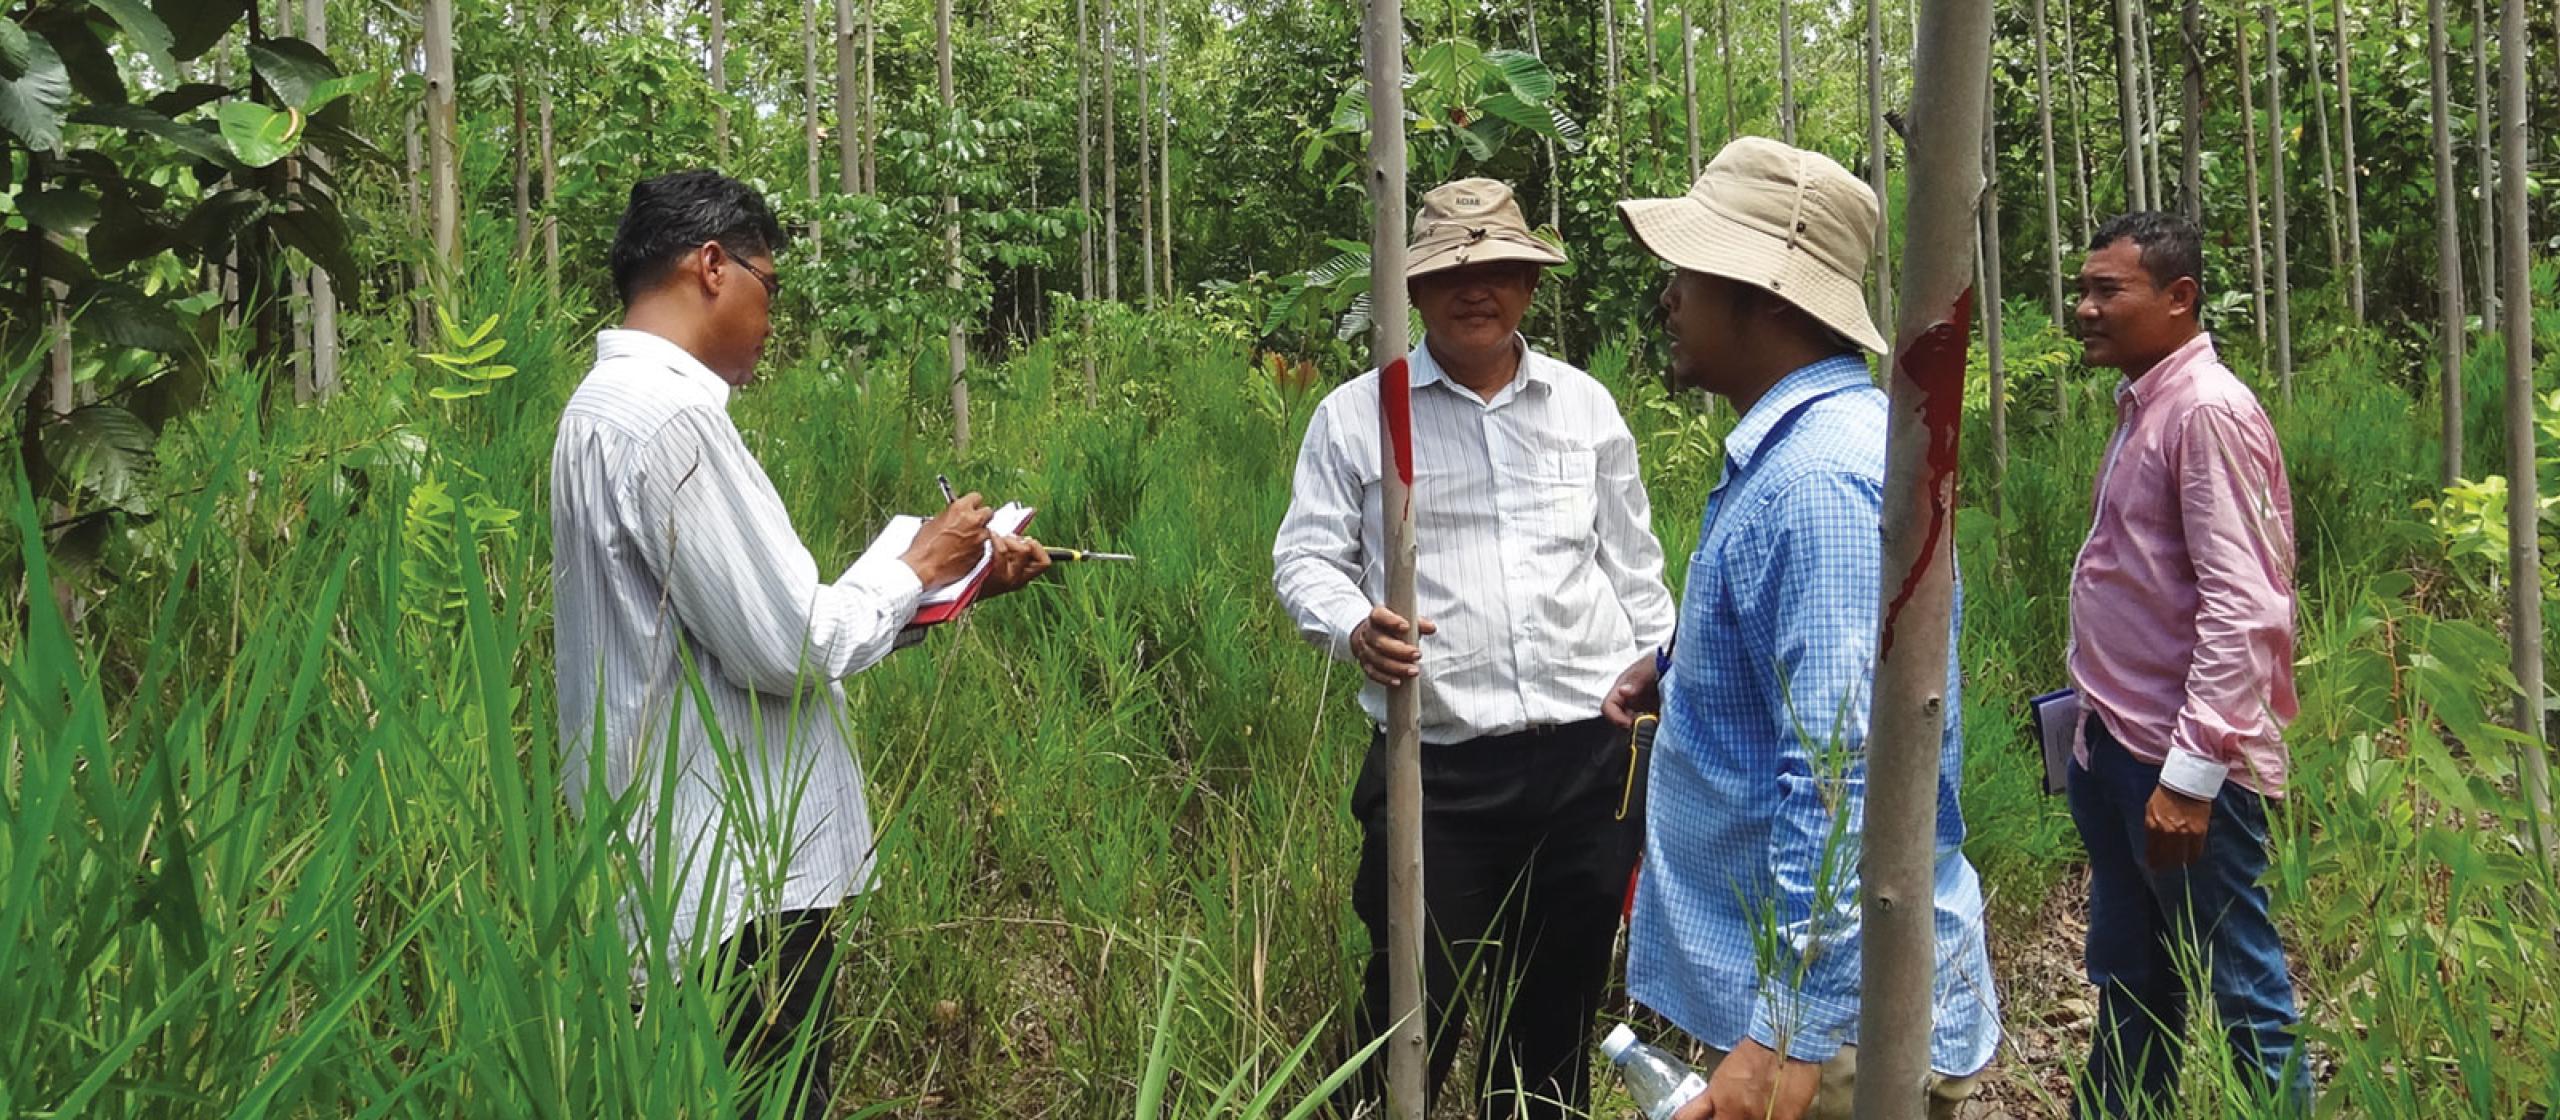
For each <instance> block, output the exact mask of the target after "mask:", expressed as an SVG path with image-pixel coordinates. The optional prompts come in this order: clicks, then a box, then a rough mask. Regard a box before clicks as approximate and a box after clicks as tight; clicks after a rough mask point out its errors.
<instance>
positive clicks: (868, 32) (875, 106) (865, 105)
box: [837, 0, 880, 194]
mask: <svg viewBox="0 0 2560 1120" xmlns="http://www.w3.org/2000/svg"><path fill="white" fill-rule="evenodd" d="M860 119H861V125H862V128H861V132H862V193H864V194H878V193H880V0H862V112H861V114H860ZM837 127H839V128H851V127H853V126H852V125H847V124H844V123H842V122H838V124H837Z"/></svg>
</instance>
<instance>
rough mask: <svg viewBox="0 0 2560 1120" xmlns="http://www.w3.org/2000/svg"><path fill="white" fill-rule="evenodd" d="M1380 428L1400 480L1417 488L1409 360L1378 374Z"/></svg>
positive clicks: (1399, 362)
mask: <svg viewBox="0 0 2560 1120" xmlns="http://www.w3.org/2000/svg"><path fill="white" fill-rule="evenodd" d="M1378 426H1379V429H1380V430H1381V432H1382V433H1383V434H1384V435H1385V436H1386V437H1387V453H1388V454H1389V455H1392V456H1394V457H1395V462H1396V477H1397V478H1399V479H1402V480H1403V481H1404V484H1405V485H1406V486H1408V487H1409V486H1412V485H1413V371H1412V370H1411V369H1410V368H1408V367H1407V366H1406V365H1405V359H1403V358H1397V359H1396V360H1394V361H1392V362H1388V363H1387V364H1386V367H1385V368H1384V369H1381V370H1379V371H1378Z"/></svg>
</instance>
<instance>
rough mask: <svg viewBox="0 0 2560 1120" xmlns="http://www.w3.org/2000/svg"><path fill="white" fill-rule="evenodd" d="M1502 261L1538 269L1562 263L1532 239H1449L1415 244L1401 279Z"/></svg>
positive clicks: (1557, 254) (1551, 248)
mask: <svg viewBox="0 0 2560 1120" xmlns="http://www.w3.org/2000/svg"><path fill="white" fill-rule="evenodd" d="M1503 261H1526V262H1528V263H1530V264H1534V265H1538V266H1541V267H1551V266H1554V265H1560V264H1563V263H1565V256H1564V254H1563V253H1561V252H1558V251H1556V249H1555V247H1554V246H1551V245H1549V244H1547V243H1546V242H1544V241H1540V240H1538V239H1537V238H1535V237H1530V238H1526V239H1525V240H1524V239H1522V238H1519V237H1506V236H1502V235H1499V234H1497V235H1494V236H1491V237H1486V238H1483V239H1481V240H1470V239H1461V238H1449V239H1443V240H1436V241H1431V242H1423V243H1417V244H1415V245H1414V246H1413V247H1412V248H1409V249H1407V250H1405V262H1404V278H1405V279H1407V280H1411V279H1413V278H1414V277H1416V276H1427V275H1429V274H1431V273H1434V272H1446V271H1448V270H1450V269H1453V268H1464V267H1466V266H1468V265H1471V264H1497V263H1500V262H1503Z"/></svg>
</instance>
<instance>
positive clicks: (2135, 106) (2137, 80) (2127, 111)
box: [2116, 0, 2151, 210]
mask: <svg viewBox="0 0 2560 1120" xmlns="http://www.w3.org/2000/svg"><path fill="white" fill-rule="evenodd" d="M2138 3H2141V0H2116V116H2117V119H2118V120H2120V121H2122V122H2123V126H2124V198H2125V208H2126V209H2128V210H2148V209H2151V194H2150V184H2151V176H2150V174H2149V173H2148V172H2146V171H2144V170H2143V169H2142V126H2143V121H2142V82H2141V76H2140V75H2139V74H2138V73H2137V72H2136V68H2137V67H2138V66H2140V65H2141V63H2140V62H2139V61H2137V59H2138V55H2137V52H2136V48H2135V43H2136V41H2137V40H2136V36H2135V34H2134V16H2133V6H2134V5H2135V4H2138Z"/></svg>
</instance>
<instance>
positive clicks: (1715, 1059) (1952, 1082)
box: [1697, 1046, 1988, 1120]
mask: <svg viewBox="0 0 2560 1120" xmlns="http://www.w3.org/2000/svg"><path fill="white" fill-rule="evenodd" d="M1724 1054H1725V1052H1724V1051H1722V1050H1718V1049H1715V1048H1714V1047H1708V1048H1707V1053H1706V1058H1705V1059H1704V1060H1703V1061H1700V1062H1699V1063H1698V1067H1697V1068H1698V1076H1700V1077H1706V1078H1713V1077H1714V1076H1715V1075H1716V1067H1717V1066H1718V1065H1721V1064H1723V1062H1724ZM1985 1069H1986V1070H1987V1069H1988V1067H1985ZM1982 1073H1983V1071H1976V1072H1973V1073H1969V1074H1966V1075H1965V1076H1963V1077H1949V1076H1947V1075H1945V1074H1943V1073H1939V1072H1937V1071H1935V1070H1932V1071H1930V1073H1929V1080H1928V1081H1927V1082H1926V1083H1925V1084H1924V1085H1923V1086H1922V1089H1923V1091H1924V1092H1926V1093H1927V1094H1928V1101H1929V1120H1955V1118H1956V1112H1957V1110H1958V1109H1959V1108H1962V1107H1963V1106H1964V1102H1966V1101H1969V1100H1972V1099H1973V1092H1974V1090H1975V1089H1977V1088H1980V1087H1981V1084H1982ZM1857 1092H1858V1048H1857V1047H1855V1046H1843V1047H1841V1048H1840V1052H1839V1053H1838V1054H1834V1055H1832V1057H1831V1060H1830V1061H1827V1062H1824V1063H1822V1087H1821V1088H1818V1089H1815V1090H1814V1091H1813V1107H1812V1108H1810V1109H1807V1110H1806V1111H1805V1114H1804V1115H1805V1120H1849V1105H1850V1102H1851V1100H1852V1099H1853V1098H1854V1097H1856V1095H1857Z"/></svg>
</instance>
